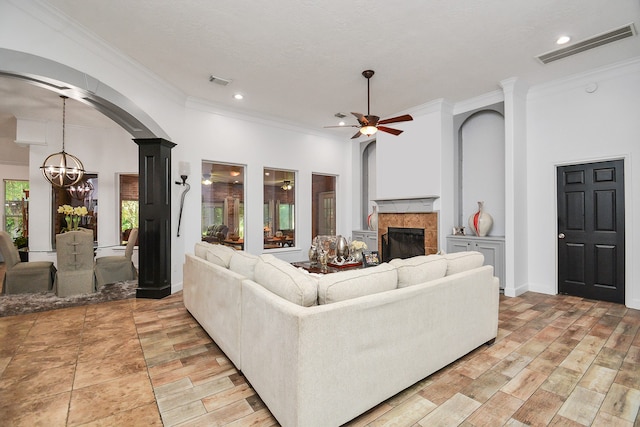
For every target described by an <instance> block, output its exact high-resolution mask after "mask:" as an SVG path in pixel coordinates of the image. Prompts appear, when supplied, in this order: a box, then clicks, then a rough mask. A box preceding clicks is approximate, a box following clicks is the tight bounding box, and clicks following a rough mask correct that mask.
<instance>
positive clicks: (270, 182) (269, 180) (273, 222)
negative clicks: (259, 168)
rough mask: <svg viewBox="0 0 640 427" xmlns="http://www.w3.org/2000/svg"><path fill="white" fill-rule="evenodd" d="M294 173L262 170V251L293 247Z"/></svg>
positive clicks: (294, 216)
mask: <svg viewBox="0 0 640 427" xmlns="http://www.w3.org/2000/svg"><path fill="white" fill-rule="evenodd" d="M295 176H296V174H295V172H293V171H288V170H279V169H268V168H265V169H264V209H263V212H264V216H263V218H264V219H263V233H264V249H275V248H282V247H287V246H295V235H296V232H295V230H296V225H295V222H296V211H295V201H296V191H295V183H296V182H295Z"/></svg>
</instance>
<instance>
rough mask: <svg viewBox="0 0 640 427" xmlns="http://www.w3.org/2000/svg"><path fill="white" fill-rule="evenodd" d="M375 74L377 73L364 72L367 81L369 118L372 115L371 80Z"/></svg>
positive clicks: (371, 71)
mask: <svg viewBox="0 0 640 427" xmlns="http://www.w3.org/2000/svg"><path fill="white" fill-rule="evenodd" d="M374 74H375V71H373V70H364V71H363V72H362V75H363V76H364V78H365V79H367V116H370V115H371V105H370V101H371V89H370V88H369V80H370V79H371V77H373V75H374Z"/></svg>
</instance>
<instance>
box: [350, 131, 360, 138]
mask: <svg viewBox="0 0 640 427" xmlns="http://www.w3.org/2000/svg"><path fill="white" fill-rule="evenodd" d="M361 136H362V134H361V133H360V131H358V132H357V133H356V134H355V135H353V136H352V137H351V139H356V138H360V137H361Z"/></svg>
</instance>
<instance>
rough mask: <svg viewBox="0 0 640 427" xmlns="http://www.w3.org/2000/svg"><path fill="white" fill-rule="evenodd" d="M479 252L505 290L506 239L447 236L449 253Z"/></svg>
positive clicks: (501, 287)
mask: <svg viewBox="0 0 640 427" xmlns="http://www.w3.org/2000/svg"><path fill="white" fill-rule="evenodd" d="M466 251H478V252H480V253H481V254H482V255H484V265H492V266H493V275H494V276H496V277H497V278H498V279H500V289H504V277H505V267H504V237H498V236H487V237H476V236H447V252H448V253H454V252H466Z"/></svg>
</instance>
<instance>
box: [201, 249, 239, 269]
mask: <svg viewBox="0 0 640 427" xmlns="http://www.w3.org/2000/svg"><path fill="white" fill-rule="evenodd" d="M234 252H236V250H235V249H231V248H230V247H228V246H225V245H211V244H210V245H209V248H208V249H207V253H206V255H205V259H206V260H207V261H209V262H212V263H214V264H216V265H219V266H220V267H224V268H229V265H230V264H231V258H232V257H233V254H234Z"/></svg>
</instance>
